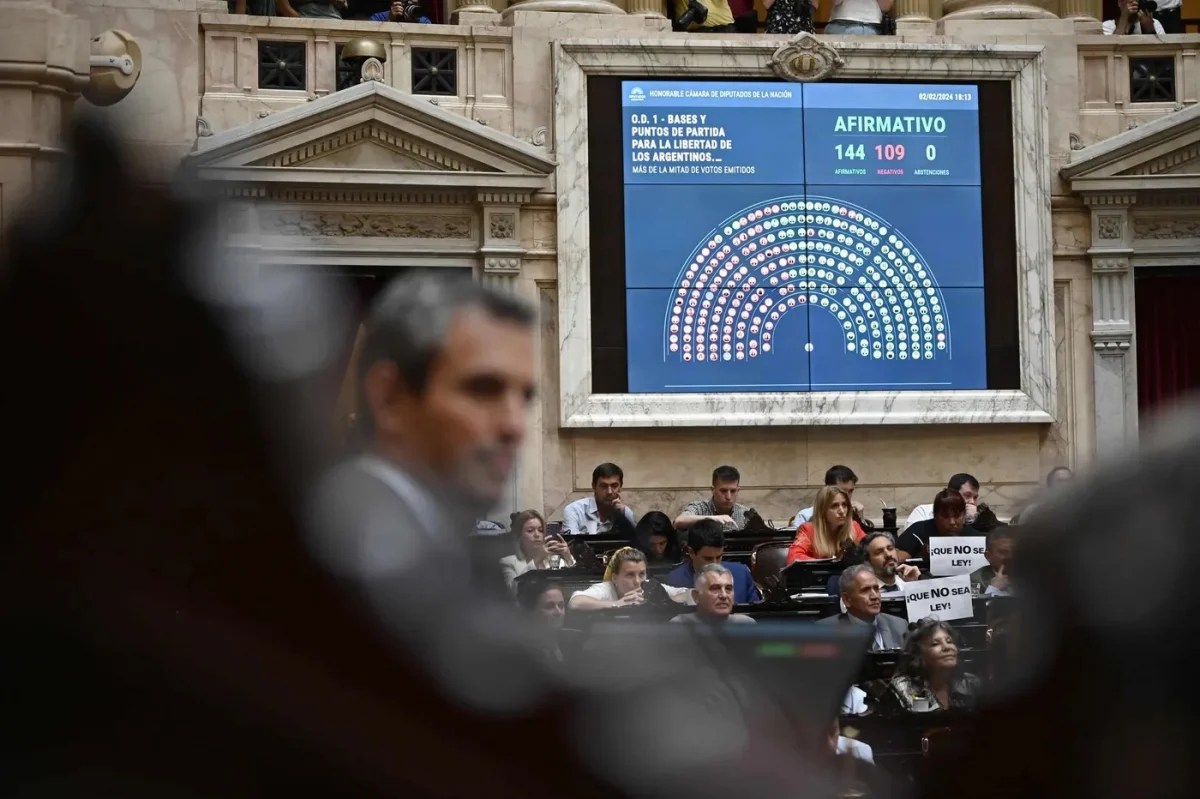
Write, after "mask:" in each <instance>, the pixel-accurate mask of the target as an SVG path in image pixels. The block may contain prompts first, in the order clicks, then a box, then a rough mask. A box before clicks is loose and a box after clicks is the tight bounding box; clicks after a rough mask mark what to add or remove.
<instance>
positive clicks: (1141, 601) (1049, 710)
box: [928, 407, 1200, 799]
mask: <svg viewBox="0 0 1200 799" xmlns="http://www.w3.org/2000/svg"><path fill="white" fill-rule="evenodd" d="M1159 430H1160V432H1161V434H1162V435H1161V436H1158V435H1149V434H1147V433H1143V443H1142V447H1141V449H1140V451H1139V452H1137V453H1136V454H1131V455H1130V456H1128V457H1126V458H1124V459H1123V460H1122V461H1121V462H1119V463H1111V464H1108V465H1107V467H1106V468H1104V469H1102V470H1100V471H1099V472H1098V473H1097V474H1096V475H1095V476H1089V477H1086V478H1083V477H1080V478H1075V479H1074V480H1072V481H1071V484H1070V485H1069V486H1062V487H1060V488H1061V490H1060V491H1057V492H1056V493H1055V494H1054V495H1053V496H1052V497H1049V498H1048V499H1047V500H1046V502H1045V504H1044V505H1039V506H1038V513H1037V515H1036V519H1033V520H1031V522H1030V524H1029V525H1028V526H1027V527H1022V529H1021V532H1020V548H1019V550H1018V551H1017V553H1016V555H1015V558H1014V562H1015V563H1017V564H1019V565H1020V571H1019V576H1018V577H1017V578H1015V579H1016V581H1017V582H1016V585H1017V586H1018V590H1019V597H1020V599H1019V600H1016V603H1017V604H1016V608H1017V612H1016V613H1015V615H1014V616H1013V617H1012V618H1010V619H1009V620H1008V621H1007V624H1006V625H1004V628H1003V633H1002V634H999V633H1000V630H999V629H998V630H997V633H998V635H997V637H996V638H994V639H993V652H994V653H996V652H997V651H999V652H1008V653H1009V654H1008V656H1007V657H1005V656H1002V655H996V658H997V660H999V661H1000V662H998V663H994V668H996V669H997V674H996V678H997V679H996V681H995V685H994V686H993V687H994V688H995V689H997V690H998V691H999V693H1000V696H999V697H998V698H999V700H1000V701H999V703H998V704H994V705H993V706H992V707H990V708H987V709H986V710H984V711H983V712H982V713H981V715H980V717H979V726H978V734H977V735H976V736H975V737H974V738H973V740H971V741H970V745H969V747H968V748H967V749H966V750H965V751H963V750H959V751H957V752H954V753H953V754H952V756H951V757H949V758H948V759H946V760H945V761H944V762H942V763H940V764H939V768H938V769H937V770H936V772H935V773H934V774H933V775H932V779H931V782H930V787H929V791H928V795H929V796H935V797H960V796H970V797H976V798H977V797H997V799H1011V798H1012V797H1016V796H1047V797H1050V796H1086V797H1089V799H1128V797H1133V796H1136V797H1138V799H1167V797H1192V796H1195V795H1196V794H1197V791H1198V790H1200V760H1198V759H1197V758H1196V757H1195V756H1194V752H1195V749H1196V745H1197V737H1196V727H1195V719H1196V718H1198V717H1200V693H1197V691H1196V690H1195V688H1194V686H1193V685H1192V683H1193V682H1194V680H1195V673H1196V667H1197V660H1196V652H1197V647H1196V640H1197V629H1196V627H1195V625H1196V624H1197V621H1198V620H1200V614H1198V612H1197V611H1198V607H1197V602H1198V599H1197V598H1198V597H1200V593H1198V592H1197V589H1196V585H1195V580H1194V575H1193V574H1192V573H1191V571H1192V570H1191V558H1190V556H1189V555H1188V554H1187V552H1188V550H1189V549H1190V547H1191V537H1190V534H1189V532H1188V529H1187V522H1186V521H1185V520H1186V518H1187V517H1188V515H1189V513H1190V512H1191V508H1190V505H1189V503H1190V501H1191V499H1192V498H1193V497H1195V496H1197V494H1198V493H1200V459H1198V458H1197V453H1200V413H1197V409H1196V408H1195V407H1193V408H1192V409H1191V410H1190V411H1189V412H1187V413H1184V414H1180V415H1178V416H1176V417H1173V418H1169V419H1166V420H1163V421H1162V422H1161V423H1160V425H1159ZM1084 541H1086V542H1087V546H1081V543H1082V542H1084ZM998 645H999V646H998Z"/></svg>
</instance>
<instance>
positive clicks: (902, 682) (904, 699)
mask: <svg viewBox="0 0 1200 799" xmlns="http://www.w3.org/2000/svg"><path fill="white" fill-rule="evenodd" d="M958 649H959V645H958V634H957V633H956V632H955V631H954V628H953V627H951V626H950V625H949V624H947V623H946V622H944V621H938V620H937V619H925V620H924V621H922V622H921V623H920V624H919V625H918V626H917V628H916V629H915V630H913V631H912V632H911V633H909V634H908V640H907V641H906V642H905V644H904V651H903V652H901V653H900V658H899V659H898V660H897V661H896V674H895V676H893V677H892V681H891V685H890V687H891V690H892V693H893V694H895V695H896V698H897V699H898V700H899V701H900V705H901V706H902V707H903V708H904V709H905V710H908V711H909V712H912V713H925V712H928V711H931V710H952V709H953V710H974V709H975V704H976V700H977V697H978V694H979V686H980V681H979V678H978V677H976V676H975V675H973V674H967V673H965V672H963V671H962V670H961V663H960V660H959V657H958Z"/></svg>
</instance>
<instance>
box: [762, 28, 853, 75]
mask: <svg viewBox="0 0 1200 799" xmlns="http://www.w3.org/2000/svg"><path fill="white" fill-rule="evenodd" d="M768 63H769V64H770V66H771V70H772V71H773V72H774V73H775V74H776V75H778V76H779V77H781V78H783V79H784V80H790V81H794V82H799V83H808V82H812V81H818V80H825V78H828V77H829V76H830V75H832V74H833V73H834V72H836V71H838V70H839V69H841V68H842V67H844V66H845V65H846V61H845V59H843V58H842V57H841V55H839V54H838V51H837V50H835V49H834V48H833V47H831V46H829V44H828V43H827V42H825V41H823V40H822V39H818V38H817V37H816V36H814V35H813V34H811V33H804V32H801V33H798V34H796V36H795V37H793V38H792V40H791V41H790V42H788V43H787V44H785V45H783V46H782V47H780V48H779V49H777V50H776V51H775V52H774V53H772V54H771V60H770V61H769V62H768Z"/></svg>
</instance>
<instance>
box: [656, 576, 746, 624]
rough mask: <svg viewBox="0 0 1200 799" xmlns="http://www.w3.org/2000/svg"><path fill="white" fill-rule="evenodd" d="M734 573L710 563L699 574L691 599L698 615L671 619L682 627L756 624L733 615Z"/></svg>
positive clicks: (742, 616)
mask: <svg viewBox="0 0 1200 799" xmlns="http://www.w3.org/2000/svg"><path fill="white" fill-rule="evenodd" d="M733 591H734V588H733V573H732V572H730V571H729V569H727V568H725V567H724V566H722V565H721V564H720V563H710V564H708V565H707V566H705V567H704V568H703V569H701V570H700V571H699V573H697V574H696V587H695V588H693V589H692V598H693V599H694V600H695V602H696V612H695V613H686V614H683V615H681V616H676V617H675V618H673V619H671V621H673V622H680V623H683V624H714V625H720V624H754V619H753V618H751V617H750V616H746V615H743V614H741V613H734V612H733Z"/></svg>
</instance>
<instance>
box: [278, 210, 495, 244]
mask: <svg viewBox="0 0 1200 799" xmlns="http://www.w3.org/2000/svg"><path fill="white" fill-rule="evenodd" d="M258 218H259V229H260V230H261V231H262V232H263V233H267V234H275V235H279V236H358V237H366V238H377V237H379V238H397V239H469V238H471V235H472V231H471V227H472V224H471V223H472V221H473V218H472V217H471V216H465V215H460V216H451V215H448V214H389V213H349V212H345V211H296V210H282V211H278V210H264V211H260V212H259V215H258Z"/></svg>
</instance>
